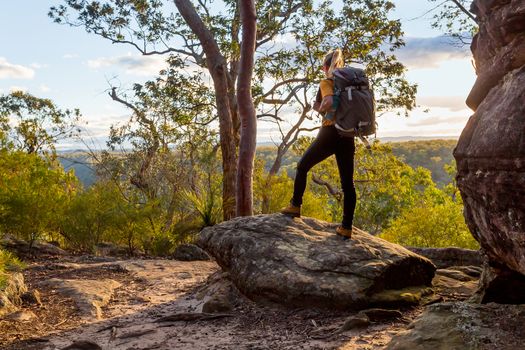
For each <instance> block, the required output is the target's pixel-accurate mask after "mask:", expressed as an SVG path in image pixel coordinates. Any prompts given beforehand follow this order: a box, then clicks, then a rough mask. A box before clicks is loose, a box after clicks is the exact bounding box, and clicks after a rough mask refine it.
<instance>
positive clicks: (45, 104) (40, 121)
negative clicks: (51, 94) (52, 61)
mask: <svg viewBox="0 0 525 350" xmlns="http://www.w3.org/2000/svg"><path fill="white" fill-rule="evenodd" d="M80 117H81V115H80V111H79V110H78V109H74V110H69V109H66V110H61V109H59V108H58V107H57V106H56V105H55V104H54V103H53V102H52V101H51V100H49V99H43V98H38V97H35V96H33V95H30V94H28V93H25V92H22V91H15V92H12V93H10V94H9V95H2V96H0V147H1V148H10V149H15V150H22V151H25V152H27V153H42V152H49V153H51V154H53V153H54V151H55V143H56V142H58V141H59V140H63V139H68V138H72V137H75V136H77V135H78V134H79V133H80V129H79V128H78V123H79V121H80Z"/></svg>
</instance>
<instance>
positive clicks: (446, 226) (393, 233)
mask: <svg viewBox="0 0 525 350" xmlns="http://www.w3.org/2000/svg"><path fill="white" fill-rule="evenodd" d="M381 237H382V238H384V239H386V240H388V241H391V242H394V243H398V244H401V245H405V246H414V247H450V246H455V247H461V248H469V249H479V244H478V242H476V240H475V239H474V238H473V237H472V235H471V233H470V231H469V230H468V228H467V225H466V224H465V219H464V217H463V203H462V202H461V197H459V196H457V197H456V200H454V199H453V198H452V197H450V196H447V195H446V194H444V193H443V192H442V193H439V196H438V198H436V196H435V195H430V194H428V193H427V194H426V195H425V196H424V197H423V198H422V199H421V200H419V201H418V202H417V203H416V204H415V205H413V206H412V207H409V208H406V209H405V210H403V211H402V213H401V214H400V215H399V216H398V217H397V218H395V219H394V220H393V221H392V223H391V224H390V227H388V228H387V229H386V230H385V231H384V232H383V233H382V234H381Z"/></svg>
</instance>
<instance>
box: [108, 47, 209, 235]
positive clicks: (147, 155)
mask: <svg viewBox="0 0 525 350" xmlns="http://www.w3.org/2000/svg"><path fill="white" fill-rule="evenodd" d="M168 62H169V66H168V68H167V69H165V70H162V71H161V72H160V73H159V76H158V77H157V78H156V79H155V80H152V81H148V82H146V83H144V84H135V85H134V87H133V89H132V91H128V92H125V91H124V92H123V91H118V90H117V89H115V88H113V89H112V90H111V92H110V96H111V98H112V99H113V100H115V101H117V102H118V103H121V104H123V105H124V106H126V107H127V108H129V109H130V111H131V112H132V113H131V117H130V119H129V120H128V121H127V122H125V123H122V124H118V125H113V126H112V127H111V129H110V137H109V140H108V143H107V144H108V146H109V151H115V150H118V151H119V152H118V153H116V154H112V153H111V152H104V154H103V157H102V159H100V161H99V165H98V171H99V173H100V175H101V176H102V178H103V180H106V181H107V180H113V181H114V182H115V183H116V184H118V185H119V186H120V187H121V194H122V195H123V197H125V198H128V197H129V198H130V199H131V198H133V199H136V198H139V202H142V203H143V204H146V203H148V205H150V206H151V205H152V203H153V205H154V206H157V207H159V208H160V212H161V216H162V217H163V219H162V223H160V227H153V231H155V232H166V231H168V230H169V229H170V228H171V226H172V223H173V216H174V213H175V210H176V206H177V201H178V200H180V192H181V191H182V190H186V189H190V190H193V191H198V190H197V187H198V186H197V180H198V179H197V178H198V176H199V173H198V172H199V164H198V163H199V157H202V155H203V154H205V153H210V152H211V153H213V152H214V151H212V150H211V149H213V143H214V139H215V138H214V134H213V132H212V131H211V130H210V129H209V128H208V125H209V124H210V123H213V122H214V120H215V118H214V116H213V114H212V110H213V109H214V108H215V105H214V99H213V95H212V93H211V91H210V89H209V88H208V87H207V86H206V85H205V84H204V83H203V81H202V73H200V74H193V73H191V74H190V73H185V72H184V70H183V69H181V68H183V67H185V66H186V65H185V63H184V62H183V61H182V60H181V59H179V58H177V57H170V58H169V59H168ZM127 184H130V185H131V186H132V187H133V188H131V189H130V188H128V187H127ZM134 190H136V191H138V192H139V193H140V196H138V197H137V196H136V195H130V191H131V192H133V191H134ZM155 203H157V204H155ZM151 221H152V226H155V224H154V223H153V221H154V220H151Z"/></svg>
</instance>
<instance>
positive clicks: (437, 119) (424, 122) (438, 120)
mask: <svg viewBox="0 0 525 350" xmlns="http://www.w3.org/2000/svg"><path fill="white" fill-rule="evenodd" d="M468 118H469V115H468V114H465V115H455V116H447V117H443V116H432V117H429V118H424V119H421V120H417V121H411V122H408V123H407V125H408V126H431V125H438V124H464V123H466V121H467V119H468Z"/></svg>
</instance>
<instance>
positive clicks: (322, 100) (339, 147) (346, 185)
mask: <svg viewBox="0 0 525 350" xmlns="http://www.w3.org/2000/svg"><path fill="white" fill-rule="evenodd" d="M343 65H344V61H343V54H342V52H341V50H340V49H336V50H334V51H331V52H329V53H328V54H327V55H326V56H325V58H324V61H323V67H322V69H323V71H324V74H325V79H323V80H321V83H320V86H319V92H318V93H317V97H316V101H315V103H314V107H313V108H314V110H316V111H317V112H320V113H322V114H323V115H324V116H323V121H322V126H321V129H320V130H319V133H318V135H317V137H316V139H315V140H314V142H313V143H312V144H311V145H310V147H309V148H308V149H307V150H306V152H305V153H304V154H303V156H302V157H301V159H300V160H299V162H298V163H297V174H296V175H295V182H294V191H293V197H292V200H291V201H290V205H289V206H288V207H286V208H284V209H282V210H281V213H282V214H286V215H290V216H293V217H299V216H300V215H301V204H302V201H303V194H304V190H305V188H306V177H307V174H308V171H309V170H310V169H311V168H312V167H313V166H314V165H316V164H318V163H320V162H321V161H323V160H325V159H326V158H328V157H329V156H331V155H332V154H335V159H336V161H337V168H338V169H339V176H340V178H341V186H342V188H343V194H344V200H343V221H342V223H341V225H340V226H338V227H337V229H336V233H337V234H338V235H340V236H343V237H347V238H351V236H352V221H353V219H354V211H355V205H356V192H355V187H354V153H355V144H354V138H353V137H343V136H340V135H339V133H338V132H337V130H336V128H335V126H334V124H335V123H334V121H333V118H334V112H335V110H334V108H333V106H332V101H333V99H332V96H333V94H334V78H333V73H334V70H335V69H337V68H342V67H343Z"/></svg>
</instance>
